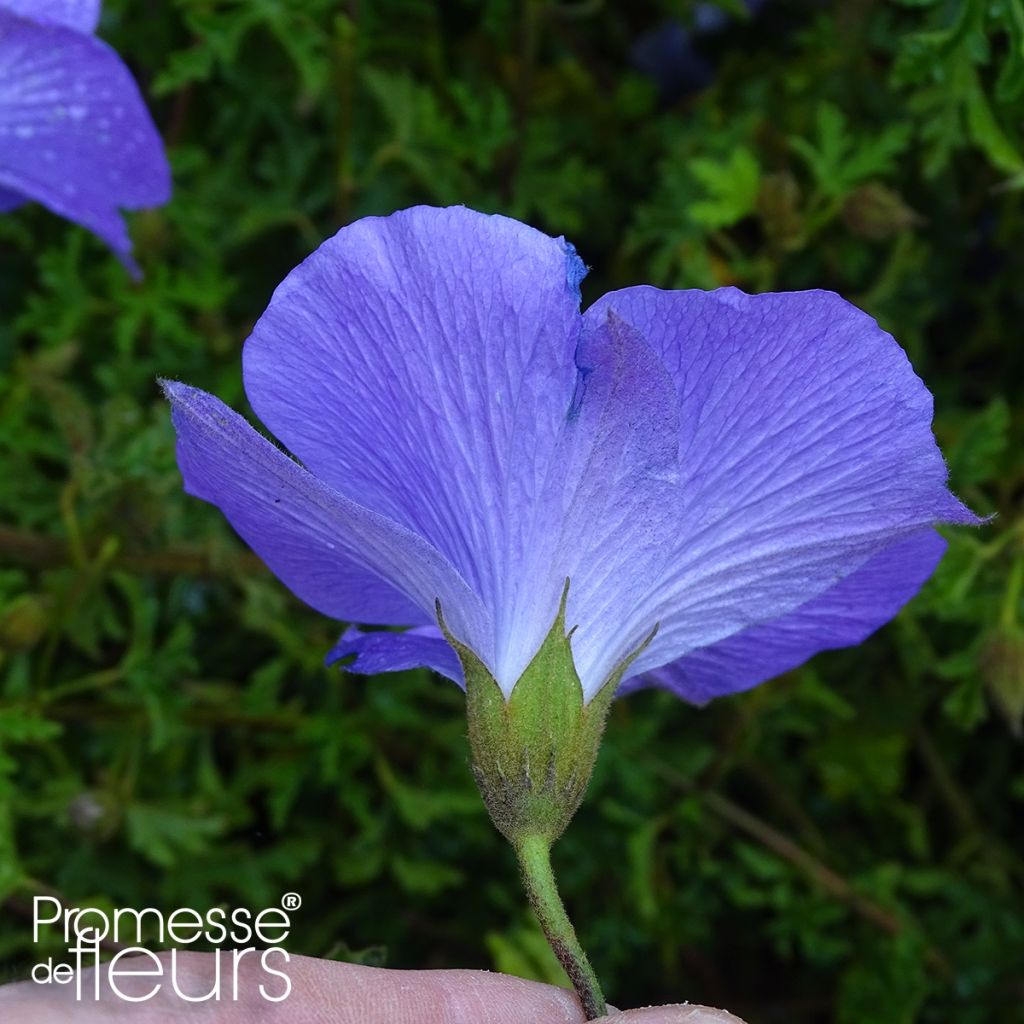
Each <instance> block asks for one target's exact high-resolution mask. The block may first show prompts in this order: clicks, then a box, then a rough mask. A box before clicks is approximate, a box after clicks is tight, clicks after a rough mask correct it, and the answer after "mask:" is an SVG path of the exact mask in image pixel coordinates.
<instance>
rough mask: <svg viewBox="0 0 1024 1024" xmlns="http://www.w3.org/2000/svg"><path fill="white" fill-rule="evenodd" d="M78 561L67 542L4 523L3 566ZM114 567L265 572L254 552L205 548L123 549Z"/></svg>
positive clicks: (168, 572)
mask: <svg viewBox="0 0 1024 1024" xmlns="http://www.w3.org/2000/svg"><path fill="white" fill-rule="evenodd" d="M74 564H76V559H75V558H74V555H73V553H72V551H71V547H70V545H69V544H68V543H67V541H64V540H60V539H58V538H56V537H47V536H44V535H43V534H38V533H32V532H31V531H29V530H19V529H17V528H16V527H13V526H3V525H0V565H17V566H23V567H25V568H28V569H59V568H62V567H64V566H68V565H74ZM107 566H108V567H109V568H111V569H120V570H122V571H124V572H131V573H138V574H140V575H153V576H229V575H234V574H236V573H245V574H258V573H262V572H265V571H266V569H265V567H264V565H263V563H262V562H261V561H260V560H259V559H258V558H257V557H256V556H255V555H254V554H252V553H251V552H248V551H242V552H237V553H229V554H220V553H218V554H214V553H212V552H210V551H208V550H204V549H203V548H185V547H182V548H168V549H166V550H164V551H123V552H120V553H118V554H115V555H114V556H113V557H112V558H111V559H110V560H109V562H108V563H107Z"/></svg>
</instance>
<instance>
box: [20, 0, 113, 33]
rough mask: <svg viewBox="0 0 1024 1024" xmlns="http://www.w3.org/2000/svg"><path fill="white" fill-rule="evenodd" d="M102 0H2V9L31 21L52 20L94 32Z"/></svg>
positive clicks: (77, 29)
mask: <svg viewBox="0 0 1024 1024" xmlns="http://www.w3.org/2000/svg"><path fill="white" fill-rule="evenodd" d="M101 7H102V3H101V2H100V0H0V11H5V10H6V11H12V12H13V13H14V14H20V15H21V16H22V17H23V18H28V19H29V20H30V21H40V22H51V23H53V24H55V25H64V26H66V27H67V28H73V29H75V30H76V31H78V32H93V31H94V30H95V28H96V26H97V25H98V24H99V20H100V8H101Z"/></svg>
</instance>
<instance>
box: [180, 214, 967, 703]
mask: <svg viewBox="0 0 1024 1024" xmlns="http://www.w3.org/2000/svg"><path fill="white" fill-rule="evenodd" d="M583 273H584V268H583V265H582V264H581V262H580V260H579V258H578V257H577V256H576V254H575V250H574V249H573V248H572V247H571V246H570V245H568V244H567V243H566V242H565V241H564V240H563V239H553V238H549V237H548V236H546V235H544V234H542V233H540V232H538V231H535V230H533V229H532V228H529V227H527V226H526V225H523V224H520V223H518V222H516V221H513V220H509V219H507V218H504V217H498V216H485V215H482V214H479V213H475V212H473V211H471V210H467V209H464V208H452V209H430V208H422V207H421V208H415V209H410V210H404V211H401V212H399V213H396V214H394V215H393V216H391V217H386V218H368V219H366V220H362V221H359V222H357V223H355V224H353V225H351V226H349V227H346V228H344V229H342V230H341V231H340V232H339V233H338V234H337V235H336V236H335V237H334V238H332V239H330V240H329V241H327V242H326V243H324V245H322V246H321V247H320V248H319V249H318V250H317V251H316V252H315V253H314V254H313V255H312V256H310V257H309V258H308V259H307V260H306V261H305V262H304V263H302V264H301V265H300V266H299V267H297V268H296V269H295V270H294V271H293V272H292V273H291V274H290V275H289V276H288V277H287V278H286V279H285V281H284V282H283V283H282V284H281V286H280V287H279V288H278V289H277V291H276V293H275V294H274V297H273V299H272V301H271V303H270V306H269V307H268V309H267V310H266V312H265V313H264V314H263V316H262V318H261V319H260V321H259V322H258V324H257V325H256V328H255V330H254V331H253V333H252V336H251V337H250V338H249V340H248V341H247V343H246V345H245V349H244V353H243V364H244V376H245V386H246V391H247V394H248V396H249V399H250V401H251V403H252V406H253V408H254V409H255V411H256V413H257V415H258V416H259V417H260V419H261V420H262V421H263V422H264V424H266V426H267V427H268V428H269V429H270V430H271V431H272V432H273V434H274V435H276V437H277V438H279V439H280V441H281V442H282V443H283V444H284V445H286V446H287V448H288V449H289V450H290V451H291V453H292V454H293V455H294V457H295V458H291V457H289V456H288V455H287V454H285V453H284V452H282V451H281V450H280V449H278V448H277V447H275V445H273V444H272V443H271V442H270V441H269V440H267V439H266V438H264V437H263V436H261V435H260V434H259V433H257V432H256V431H255V430H254V429H253V428H252V427H251V426H250V425H249V424H248V423H247V422H246V421H245V420H244V419H243V418H242V417H240V416H239V415H238V414H236V413H235V412H233V411H231V410H230V409H228V408H227V407H226V406H224V405H223V404H222V403H221V402H220V401H218V400H217V399H216V398H214V397H212V396H211V395H208V394H205V393H204V392H201V391H198V390H196V389H194V388H191V387H188V386H186V385H184V384H178V383H167V384H166V385H165V387H166V390H167V394H168V395H169V397H170V399H171V401H172V403H173V416H174V422H175V426H176V429H177V432H178V460H179V464H180V466H181V470H182V473H183V475H184V479H185V482H186V486H187V489H188V490H189V492H190V493H192V494H194V495H196V496H198V497H200V498H202V499H204V500H206V501H209V502H212V503H213V504H215V505H217V506H219V507H220V509H221V510H222V511H223V512H224V513H225V515H226V516H227V518H228V519H229V521H230V522H231V524H232V525H233V526H234V528H235V529H236V530H237V531H238V533H239V534H241V536H242V537H243V538H244V539H245V540H246V541H247V542H248V543H249V544H250V545H251V546H252V547H253V548H254V549H255V550H256V551H257V552H258V553H259V554H260V556H261V557H262V558H263V559H264V560H265V561H266V563H267V565H268V566H269V567H270V568H271V569H272V570H273V571H274V572H275V573H276V574H277V575H278V576H279V577H280V578H281V579H282V580H283V581H284V582H285V584H287V585H288V586H289V587H290V588H291V589H292V590H293V591H294V592H295V593H296V594H297V595H298V596H299V597H301V598H302V599H303V600H304V601H306V602H308V603H309V604H310V605H312V606H313V607H314V608H316V609H318V610H319V611H321V612H323V613H324V614H326V615H329V616H332V617H334V618H337V619H341V620H345V621H348V622H357V623H362V624H374V625H387V626H404V627H409V628H407V629H406V630H405V631H404V632H393V631H388V632H379V631H378V632H364V631H362V630H359V629H350V630H348V631H347V632H346V633H345V635H344V636H343V638H342V640H341V643H340V644H339V645H338V647H337V648H336V649H335V651H334V652H333V657H344V656H354V657H355V661H354V666H353V667H354V668H355V670H356V671H362V672H382V671H389V670H397V669H404V668H409V667H412V666H420V665H425V666H429V667H430V668H433V669H436V670H437V671H438V672H440V673H442V674H444V675H447V676H449V677H450V678H452V679H454V680H456V681H458V682H461V681H462V663H460V660H459V658H457V657H456V655H455V652H454V651H453V648H452V646H451V645H450V644H449V643H448V641H447V640H446V639H445V637H444V636H443V635H442V633H441V631H440V629H439V627H438V611H437V610H438V607H440V609H441V611H442V613H443V616H444V621H445V624H446V626H447V628H448V630H450V635H451V636H452V638H453V639H455V640H457V641H458V643H459V644H460V645H464V647H465V648H467V649H468V650H470V651H472V652H473V654H474V655H475V656H476V657H477V658H479V660H480V662H481V663H482V664H483V665H485V666H486V667H487V670H488V671H489V672H490V673H491V674H492V675H493V677H494V679H495V680H496V681H497V683H498V685H499V687H500V688H501V690H502V692H503V693H504V694H505V696H506V697H507V696H508V695H509V694H511V692H512V689H513V687H514V686H515V685H516V682H517V680H518V679H519V678H520V677H521V676H522V674H523V672H524V670H525V669H526V667H527V665H528V664H529V663H530V661H531V659H532V658H533V657H534V655H535V654H536V653H537V651H538V650H539V649H540V647H541V645H542V643H543V642H544V640H545V637H547V636H548V634H549V632H550V631H551V629H552V623H553V622H554V621H555V619H556V615H557V613H558V609H559V603H560V599H561V597H562V594H563V591H564V589H565V586H566V581H567V580H568V581H569V584H568V597H567V606H566V609H565V623H566V624H567V626H568V627H571V640H570V642H571V653H572V660H573V662H574V664H575V669H576V672H577V673H578V677H579V680H580V683H581V685H582V689H583V695H584V700H590V699H591V698H593V696H594V695H595V694H597V693H598V692H599V691H600V690H601V688H602V686H603V684H604V682H605V681H606V680H607V679H609V678H610V677H611V676H612V675H613V674H614V670H615V669H616V667H617V666H620V665H621V664H622V663H623V661H624V659H625V658H627V656H629V655H631V654H633V653H635V652H636V651H637V650H638V649H640V648H641V647H642V650H641V651H640V653H639V655H638V656H637V657H636V660H635V661H633V662H632V663H630V665H629V668H628V672H627V678H626V680H625V682H624V683H623V688H624V689H625V690H629V689H634V688H637V687H640V686H651V685H654V686H663V687H667V688H669V689H671V690H673V691H674V692H676V693H677V694H679V695H680V696H682V697H684V698H686V699H688V700H692V701H698V702H700V701H705V700H708V699H710V698H712V697H715V696H718V695H720V694H725V693H730V692H734V691H737V690H742V689H745V688H747V687H750V686H753V685H755V684H756V683H759V682H761V681H762V680H764V679H767V678H769V677H771V676H773V675H776V674H778V673H779V672H783V671H785V670H786V669H789V668H792V667H794V666H796V665H799V664H800V663H802V662H803V661H805V660H806V659H807V658H809V657H810V656H811V655H813V654H814V653H815V652H816V651H819V650H822V649H825V648H832V647H841V646H845V645H848V644H854V643H858V642H860V641H861V640H863V639H864V638H865V637H866V636H867V635H868V634H870V633H871V632H872V631H873V630H875V629H877V628H878V627H879V626H881V625H882V624H883V623H885V622H886V621H887V620H888V619H890V618H891V617H892V616H893V615H894V614H895V613H896V612H897V611H898V610H899V608H900V607H901V606H902V605H903V604H904V603H905V602H906V601H907V600H909V599H910V597H912V596H913V594H914V593H915V592H916V591H917V590H918V588H919V587H920V586H921V584H922V583H923V582H924V580H925V579H926V578H927V577H928V576H929V575H930V574H931V572H932V570H933V569H934V568H935V566H936V564H937V563H938V561H939V559H940V558H941V556H942V552H943V548H944V543H943V541H942V539H941V538H940V537H939V536H938V534H937V533H936V532H935V530H934V524H935V523H937V522H950V523H975V522H977V521H978V520H977V518H976V517H975V516H974V515H973V514H972V513H971V512H970V511H969V510H968V509H966V508H965V507H964V506H963V505H962V504H961V503H960V501H958V500H957V498H955V497H954V496H953V495H952V494H951V493H950V492H949V490H948V488H947V485H946V468H945V464H944V462H943V459H942V456H941V454H940V452H939V449H938V447H937V446H936V443H935V440H934V437H933V436H932V431H931V418H932V399H931V395H930V394H929V392H928V390H927V388H926V387H925V386H924V384H923V383H922V382H921V381H920V379H919V378H918V377H917V376H916V375H915V373H914V371H913V369H912V368H911V366H910V363H909V362H908V360H907V357H906V355H905V354H904V353H903V351H902V349H901V348H900V347H899V346H898V345H897V344H896V342H895V341H894V340H893V339H892V337H891V336H890V335H888V334H887V333H885V332H884V331H883V330H881V328H879V327H878V325H877V324H876V323H875V322H874V321H873V320H872V319H871V318H870V317H869V316H867V315H866V314H864V313H863V312H861V311H860V310H858V309H856V308H855V307H853V306H851V305H850V304H849V303H847V302H845V301H844V300H843V299H841V298H840V297H839V296H837V295H835V294H832V293H830V292H824V291H809V292H793V293H781V294H765V295H746V294H744V293H742V292H740V291H737V290H736V289H732V288H723V289H719V290H718V291H713V292H701V291H661V290H658V289H656V288H650V287H636V288H627V289H624V290H622V291H617V292H612V293H610V294H608V295H605V296H604V297H603V298H601V299H599V300H598V301H597V302H596V303H594V304H593V305H592V306H591V307H590V308H589V309H587V310H586V312H585V313H582V314H581V313H580V308H579V307H580V295H579V287H578V286H579V281H580V279H581V278H582V276H583ZM296 460H301V461H296ZM655 630H656V632H655V635H654V637H653V639H652V640H650V642H649V643H647V645H646V646H645V647H644V646H643V644H644V642H645V639H647V638H649V637H650V635H651V633H652V631H655Z"/></svg>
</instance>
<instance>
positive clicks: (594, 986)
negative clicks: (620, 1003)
mask: <svg viewBox="0 0 1024 1024" xmlns="http://www.w3.org/2000/svg"><path fill="white" fill-rule="evenodd" d="M515 850H516V855H517V856H518V857H519V866H520V867H521V868H522V872H523V881H524V883H525V885H526V893H527V895H528V896H529V898H530V906H532V907H533V912H534V913H535V914H536V915H537V919H538V920H539V921H540V926H541V928H542V929H543V931H544V935H545V936H546V938H547V940H548V943H549V944H550V946H551V948H552V950H554V953H555V956H557V957H558V961H559V963H560V964H561V965H562V966H563V967H564V968H565V973H566V974H568V975H569V980H570V981H571V982H572V987H573V988H574V989H576V994H577V995H578V996H579V997H580V1002H581V1003H582V1004H583V1012H584V1014H585V1015H586V1018H587V1020H595V1019H597V1018H598V1017H604V1016H606V1015H607V1013H608V1008H607V1006H606V1005H605V1001H604V994H603V993H602V992H601V986H600V984H599V983H598V980H597V975H596V974H594V969H593V967H591V966H590V961H589V960H588V959H587V954H586V953H584V952H583V947H582V946H581V945H580V941H579V939H577V938H576V931H575V929H574V928H573V926H572V922H571V921H570V920H569V915H568V914H567V913H566V912H565V905H564V904H563V903H562V897H561V896H559V895H558V885H557V884H556V882H555V874H554V872H553V871H552V870H551V844H550V843H549V842H548V840H547V839H545V838H544V837H543V836H525V837H524V838H522V839H520V840H519V842H517V843H516V844H515Z"/></svg>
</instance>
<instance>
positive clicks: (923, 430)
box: [573, 288, 978, 676]
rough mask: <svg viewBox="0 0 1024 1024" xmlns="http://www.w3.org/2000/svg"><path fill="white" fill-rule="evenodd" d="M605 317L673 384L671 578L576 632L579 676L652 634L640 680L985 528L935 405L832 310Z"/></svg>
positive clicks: (724, 306)
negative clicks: (960, 528)
mask: <svg viewBox="0 0 1024 1024" xmlns="http://www.w3.org/2000/svg"><path fill="white" fill-rule="evenodd" d="M609 310H613V311H615V312H616V313H617V314H618V315H619V316H620V317H622V318H623V319H624V320H626V321H627V322H629V323H631V324H632V325H633V326H634V327H636V328H637V329H638V330H640V331H641V332H642V333H643V334H644V335H645V337H646V338H647V340H648V341H649V342H650V343H651V345H652V347H653V348H654V349H655V350H656V351H657V352H658V353H659V354H660V355H661V357H662V359H663V360H664V363H665V365H666V366H667V368H668V371H669V372H670V373H671V375H672V377H673V379H674V381H675V385H676V392H677V396H678V397H677V401H678V407H679V416H680V423H679V435H678V436H679V444H680V473H681V476H680V481H679V486H678V489H677V505H676V507H675V508H674V510H673V515H674V516H675V524H674V527H673V529H672V530H671V531H670V533H669V534H666V535H665V536H664V537H663V541H662V551H663V554H664V558H663V560H662V568H661V569H660V570H659V572H657V573H656V574H655V575H653V576H648V577H647V579H646V581H633V582H634V583H635V584H641V583H644V582H645V583H646V587H645V589H646V592H645V593H644V594H643V596H642V597H641V598H640V599H639V600H632V599H630V598H627V597H626V596H625V595H623V596H622V597H620V598H619V599H617V600H616V601H615V603H614V605H611V606H610V607H609V611H608V612H606V613H605V614H604V615H603V617H602V618H601V619H600V620H595V621H594V623H593V626H592V628H590V629H588V630H586V631H585V630H584V628H583V627H581V629H580V632H579V634H578V640H574V645H573V648H574V653H575V655H576V660H577V665H578V666H579V667H580V671H581V676H582V675H583V674H584V673H590V674H591V675H593V676H599V675H600V674H601V672H602V671H603V670H604V669H605V668H606V667H607V666H608V665H609V663H610V662H612V660H613V659H612V653H611V652H612V651H613V644H612V638H613V637H614V635H615V632H616V631H618V632H619V633H622V632H625V633H626V634H629V633H631V632H632V633H633V635H636V633H637V632H638V631H639V630H640V629H641V628H642V627H643V626H647V627H648V628H649V626H650V624H652V623H654V622H659V623H660V628H659V632H658V635H657V637H656V638H655V640H654V642H653V643H652V644H651V645H650V647H649V648H648V649H647V650H646V651H645V652H644V653H643V654H642V655H641V657H640V658H639V660H638V661H637V663H636V671H637V672H643V671H645V670H650V669H654V668H657V667H658V666H660V665H664V664H666V663H668V662H670V661H675V660H676V659H678V658H680V657H681V656H683V655H685V654H687V653H688V652H689V651H693V650H697V649H700V648H706V647H709V646H710V645H712V644H715V643H717V642H718V641H719V640H723V639H725V638H726V637H728V636H731V635H734V634H737V633H740V632H742V631H744V630H746V629H748V628H749V627H751V626H754V625H757V624H759V623H764V622H769V621H771V620H773V619H778V618H780V617H782V616H784V615H786V614H787V613H789V612H791V611H793V610H794V609H796V608H799V607H800V606H801V605H803V604H805V603H806V602H807V601H808V599H809V598H812V597H814V596H816V595H818V594H821V593H824V592H825V591H826V590H828V589H830V588H831V587H833V586H834V585H835V584H836V583H837V582H838V581H840V580H842V579H843V578H844V577H846V576H848V575H850V574H851V573H852V572H854V571H855V570H856V569H858V568H859V567H861V566H862V565H864V564H865V563H866V562H867V561H868V560H869V559H871V558H872V557H873V556H874V555H875V554H877V553H878V552H879V551H881V550H883V549H884V548H886V547H889V546H891V545H892V544H894V543H896V542H898V541H900V540H902V539H905V538H907V537H909V536H910V535H912V534H914V533H916V532H918V531H919V530H920V529H921V528H923V527H925V526H929V525H930V524H932V523H934V522H937V521H946V522H978V520H977V518H976V517H975V516H973V515H972V514H971V513H970V512H969V511H968V510H967V509H966V508H964V506H963V505H962V504H961V503H960V502H959V501H957V499H956V498H954V497H953V496H952V495H951V494H950V493H949V491H948V490H947V487H946V468H945V464H944V463H943V460H942V456H941V454H940V452H939V450H938V447H937V446H936V444H935V440H934V438H933V436H932V433H931V426H930V424H931V415H932V402H931V395H930V394H929V393H928V390H927V389H926V388H925V387H924V385H923V384H922V383H921V381H920V380H919V379H918V378H917V376H916V375H915V374H914V372H913V370H912V368H911V367H910V364H909V362H908V361H907V358H906V356H905V355H904V353H903V351H902V349H900V347H899V346H898V345H897V344H896V343H895V342H894V341H893V339H892V338H891V337H890V336H889V335H888V334H886V333H885V332H883V331H882V330H880V329H879V327H878V326H877V324H875V322H874V321H873V320H871V319H870V318H869V317H868V316H866V315H865V314H864V313H862V312H860V311H859V310H857V309H855V308H854V307H853V306H851V305H849V304H848V303H846V302H844V301H843V300H842V299H840V298H839V297H838V296H836V295H833V294H831V293H828V292H803V293H784V294H771V295H744V294H743V293H741V292H738V291H736V290H734V289H721V290H719V291H717V292H710V293H707V292H662V291H659V290H657V289H654V288H631V289H626V290H625V291H621V292H615V293H612V294H610V295H607V296H605V297H604V298H602V299H601V300H600V301H599V302H598V303H596V304H595V306H594V307H593V308H592V309H591V310H589V311H588V313H587V318H588V319H590V318H593V317H604V316H606V315H607V313H608V311H609ZM645 572H646V570H645ZM624 585H625V584H624V583H620V587H621V586H624ZM637 589H638V587H636V586H635V587H634V591H633V592H634V593H635V592H636V591H637Z"/></svg>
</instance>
